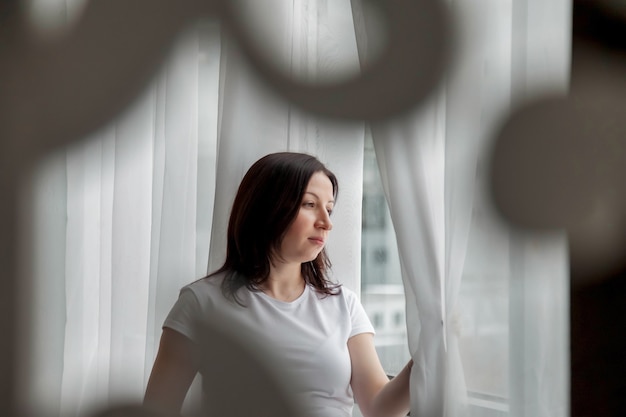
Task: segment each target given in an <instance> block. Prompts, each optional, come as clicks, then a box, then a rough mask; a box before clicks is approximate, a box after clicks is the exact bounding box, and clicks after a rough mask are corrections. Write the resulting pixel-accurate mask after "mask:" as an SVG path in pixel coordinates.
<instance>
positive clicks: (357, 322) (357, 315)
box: [342, 288, 376, 337]
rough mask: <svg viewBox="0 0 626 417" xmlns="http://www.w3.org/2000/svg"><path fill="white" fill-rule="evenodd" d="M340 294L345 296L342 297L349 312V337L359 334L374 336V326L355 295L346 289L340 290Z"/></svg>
mask: <svg viewBox="0 0 626 417" xmlns="http://www.w3.org/2000/svg"><path fill="white" fill-rule="evenodd" d="M342 292H343V293H344V294H345V295H344V296H345V297H346V302H347V304H348V308H349V310H350V319H351V321H352V329H351V331H350V337H352V336H356V335H357V334H361V333H372V334H376V331H375V330H374V326H373V325H372V322H371V321H370V319H369V317H367V313H366V312H365V309H364V308H363V305H362V304H361V302H360V301H359V299H358V298H357V296H356V294H355V293H354V292H353V291H351V290H348V289H346V288H342Z"/></svg>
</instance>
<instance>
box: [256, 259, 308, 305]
mask: <svg viewBox="0 0 626 417" xmlns="http://www.w3.org/2000/svg"><path fill="white" fill-rule="evenodd" d="M304 287H305V282H304V278H303V277H302V268H301V266H300V265H299V264H290V265H286V264H277V265H272V266H271V267H270V275H269V277H268V279H267V281H265V283H264V284H263V288H262V290H263V292H264V293H265V294H267V295H269V296H270V297H272V298H275V299H277V300H280V301H293V300H295V299H296V298H298V297H300V295H302V292H303V291H304Z"/></svg>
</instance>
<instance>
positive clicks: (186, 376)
mask: <svg viewBox="0 0 626 417" xmlns="http://www.w3.org/2000/svg"><path fill="white" fill-rule="evenodd" d="M193 350H194V346H193V342H192V341H191V340H189V339H188V338H187V337H186V336H183V335H182V334H181V333H179V332H177V331H175V330H172V329H169V328H164V329H163V334H162V335H161V342H160V344H159V352H158V353H157V357H156V359H155V361H154V366H153V367H152V372H151V374H150V379H149V380H148V387H147V388H146V395H145V397H144V405H146V406H148V407H150V408H156V409H159V410H160V411H165V412H171V413H180V409H181V407H182V405H183V401H184V400H185V396H186V395H187V391H188V390H189V386H190V385H191V382H192V381H193V378H194V377H195V375H196V372H197V371H198V369H197V366H196V365H195V362H194V360H193V357H194V355H193V353H194V352H193Z"/></svg>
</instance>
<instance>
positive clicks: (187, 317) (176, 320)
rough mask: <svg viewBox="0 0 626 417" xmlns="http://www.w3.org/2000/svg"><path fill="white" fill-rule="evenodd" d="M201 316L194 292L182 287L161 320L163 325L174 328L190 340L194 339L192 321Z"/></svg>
mask: <svg viewBox="0 0 626 417" xmlns="http://www.w3.org/2000/svg"><path fill="white" fill-rule="evenodd" d="M198 317H201V308H200V303H199V302H198V298H197V297H196V294H195V293H194V292H193V291H192V290H191V289H190V288H188V287H185V288H183V289H182V290H181V291H180V294H179V295H178V300H176V303H174V306H173V307H172V309H171V310H170V312H169V314H168V315H167V317H166V318H165V321H164V322H163V327H167V328H170V329H172V330H176V331H177V332H179V333H181V334H182V335H184V336H187V337H188V338H189V339H191V340H195V338H194V332H193V323H194V322H195V320H197V319H198Z"/></svg>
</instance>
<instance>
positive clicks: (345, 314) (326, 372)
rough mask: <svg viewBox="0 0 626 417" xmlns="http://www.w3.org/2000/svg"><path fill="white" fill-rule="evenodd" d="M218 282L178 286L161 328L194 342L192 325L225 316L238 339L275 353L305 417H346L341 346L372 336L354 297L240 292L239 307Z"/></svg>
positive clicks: (348, 398) (346, 366)
mask: <svg viewBox="0 0 626 417" xmlns="http://www.w3.org/2000/svg"><path fill="white" fill-rule="evenodd" d="M221 282H222V277H220V276H215V277H210V278H203V279H201V280H198V281H196V282H194V283H192V284H190V285H187V286H186V287H183V289H182V290H181V292H180V296H179V298H178V301H177V302H176V304H175V305H174V307H173V308H172V310H171V311H170V313H169V315H168V317H167V318H166V320H165V323H164V324H163V327H168V328H171V329H173V330H176V331H177V332H179V333H182V334H183V335H185V336H187V337H188V338H190V339H191V340H197V339H196V338H195V337H194V334H193V333H194V332H193V329H194V323H195V322H196V321H197V320H201V319H204V318H210V317H215V316H216V315H224V314H225V315H227V316H228V317H230V318H231V319H232V320H233V325H234V326H236V328H237V333H238V334H239V335H241V336H242V337H245V338H249V340H254V343H261V344H262V343H265V344H266V345H267V347H268V348H269V349H272V351H274V352H278V353H279V354H278V355H277V356H278V358H279V359H280V361H281V363H280V366H281V367H282V368H284V370H286V371H287V372H288V373H289V375H290V377H291V378H292V380H293V381H295V385H296V387H295V390H296V392H297V393H298V396H300V397H301V399H302V400H303V403H304V404H305V405H306V407H307V415H309V416H311V417H313V416H324V417H328V416H337V417H344V416H345V417H348V416H351V415H352V408H353V405H354V399H353V395H352V389H351V387H350V378H351V373H352V371H351V364H350V355H349V352H348V347H347V342H348V339H349V338H350V337H352V336H355V335H357V334H360V333H374V328H373V326H372V324H371V322H370V320H369V319H368V317H367V315H366V313H365V310H364V309H363V306H362V305H361V303H360V302H359V300H358V299H357V296H356V294H355V293H354V292H352V291H350V290H349V289H347V288H345V287H342V288H341V289H340V291H339V293H338V294H337V295H325V294H319V293H318V292H316V291H315V289H314V288H312V287H310V286H308V285H306V286H305V290H304V292H303V293H302V295H301V296H300V297H298V298H297V299H296V300H294V301H292V302H283V301H279V300H276V299H274V298H272V297H269V296H268V295H266V294H264V293H262V292H253V291H249V290H248V289H246V288H245V287H244V288H241V289H240V290H239V292H238V295H239V298H240V300H241V301H242V303H243V304H244V306H241V305H239V304H237V303H235V302H234V301H231V300H228V299H227V298H226V297H224V295H223V293H222V290H221ZM292 388H293V387H292Z"/></svg>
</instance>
